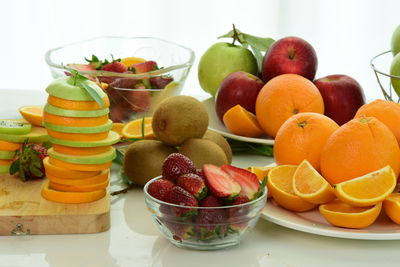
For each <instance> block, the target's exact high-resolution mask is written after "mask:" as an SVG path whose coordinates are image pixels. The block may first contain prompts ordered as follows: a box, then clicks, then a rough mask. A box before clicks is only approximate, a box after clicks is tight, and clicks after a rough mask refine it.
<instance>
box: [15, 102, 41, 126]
mask: <svg viewBox="0 0 400 267" xmlns="http://www.w3.org/2000/svg"><path fill="white" fill-rule="evenodd" d="M18 111H19V113H21V115H22V117H24V119H25V120H27V121H28V122H29V123H31V124H33V125H36V126H43V122H42V121H43V107H42V106H24V107H20V108H19V109H18Z"/></svg>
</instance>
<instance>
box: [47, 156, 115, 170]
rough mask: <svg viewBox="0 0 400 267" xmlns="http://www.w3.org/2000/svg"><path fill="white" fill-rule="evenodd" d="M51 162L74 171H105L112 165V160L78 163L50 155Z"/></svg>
mask: <svg viewBox="0 0 400 267" xmlns="http://www.w3.org/2000/svg"><path fill="white" fill-rule="evenodd" d="M49 163H50V164H52V165H55V166H57V167H60V168H64V169H70V170H74V171H85V172H86V171H90V172H92V171H103V170H106V169H109V168H110V167H111V165H112V161H109V162H106V163H101V164H78V163H70V162H66V161H63V160H59V159H55V158H51V157H49Z"/></svg>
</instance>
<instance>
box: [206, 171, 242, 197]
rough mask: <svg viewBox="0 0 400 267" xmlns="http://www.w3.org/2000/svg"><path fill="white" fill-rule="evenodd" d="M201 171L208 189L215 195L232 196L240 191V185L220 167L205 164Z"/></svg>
mask: <svg viewBox="0 0 400 267" xmlns="http://www.w3.org/2000/svg"><path fill="white" fill-rule="evenodd" d="M203 172H204V174H205V176H206V181H207V185H208V189H210V191H211V192H212V194H213V195H214V196H216V197H224V198H225V197H234V196H236V195H238V194H239V193H240V190H241V188H240V185H239V184H238V183H237V182H235V181H234V180H233V179H232V178H231V177H229V175H228V174H227V173H226V172H224V171H223V170H222V169H221V168H220V167H218V166H215V165H212V164H205V165H204V166H203Z"/></svg>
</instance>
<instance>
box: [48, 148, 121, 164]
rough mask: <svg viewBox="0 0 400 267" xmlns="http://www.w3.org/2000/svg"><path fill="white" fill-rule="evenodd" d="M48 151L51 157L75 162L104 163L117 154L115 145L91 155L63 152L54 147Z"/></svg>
mask: <svg viewBox="0 0 400 267" xmlns="http://www.w3.org/2000/svg"><path fill="white" fill-rule="evenodd" d="M47 153H48V154H49V157H53V158H55V159H58V160H62V161H65V162H69V163H75V164H103V163H107V162H110V161H112V160H113V159H114V158H115V157H116V155H117V154H116V153H115V148H113V147H110V150H108V151H107V152H104V153H100V154H96V155H89V156H76V155H67V154H62V153H59V152H56V151H54V150H53V148H50V149H48V150H47Z"/></svg>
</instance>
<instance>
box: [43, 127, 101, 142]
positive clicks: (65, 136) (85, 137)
mask: <svg viewBox="0 0 400 267" xmlns="http://www.w3.org/2000/svg"><path fill="white" fill-rule="evenodd" d="M47 133H48V134H49V136H50V137H53V138H57V139H61V140H69V141H98V140H103V139H106V138H107V136H108V133H109V131H106V132H102V133H89V134H85V133H82V134H80V133H62V132H58V131H53V130H50V129H47Z"/></svg>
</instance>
